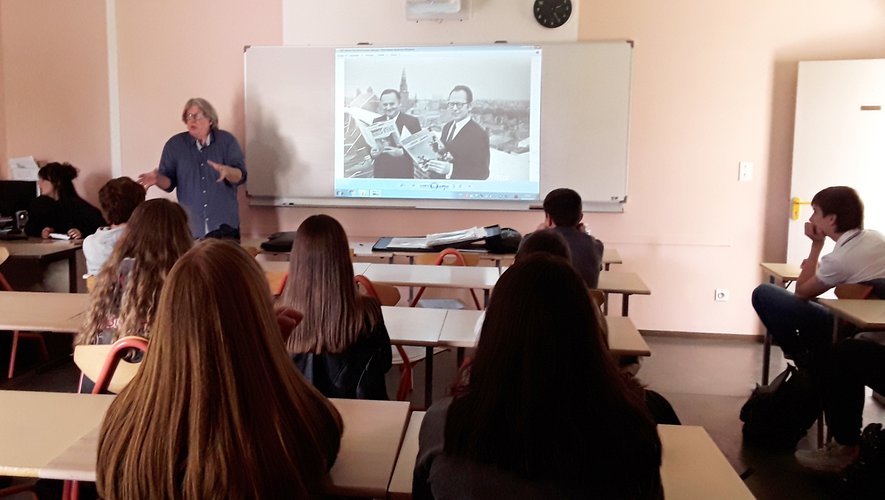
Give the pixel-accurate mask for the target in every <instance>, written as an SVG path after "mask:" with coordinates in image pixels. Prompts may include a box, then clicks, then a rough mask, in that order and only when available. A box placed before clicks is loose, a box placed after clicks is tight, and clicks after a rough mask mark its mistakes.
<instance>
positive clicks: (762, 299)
mask: <svg viewBox="0 0 885 500" xmlns="http://www.w3.org/2000/svg"><path fill="white" fill-rule="evenodd" d="M811 208H812V209H813V213H812V214H811V217H810V218H809V219H808V222H806V223H805V235H806V236H807V237H808V239H810V240H811V250H810V251H809V253H808V257H807V258H806V259H805V260H804V261H802V271H801V272H800V273H799V277H798V278H797V279H796V293H795V294H793V293H791V292H789V291H787V290H786V289H784V288H783V287H779V286H775V285H771V284H765V285H760V286H758V287H756V289H755V290H753V308H755V309H756V313H757V314H758V315H759V319H760V320H761V321H762V323H763V324H764V325H765V328H767V329H768V334H769V335H771V336H772V337H773V339H774V340H775V342H776V343H777V344H778V345H779V346H780V347H781V349H782V350H783V351H784V357H786V358H788V359H792V360H794V361H796V365H797V366H799V367H800V368H802V367H808V366H810V365H811V363H812V361H813V360H814V358H815V357H820V355H821V353H822V352H823V351H826V349H828V348H829V346H830V344H831V342H832V332H833V315H832V313H830V312H829V311H828V310H827V309H826V308H825V307H823V306H821V305H820V304H817V303H816V302H812V301H809V299H813V298H814V297H817V296H818V295H820V294H822V293H824V292H826V291H827V290H829V289H830V288H833V287H834V286H836V285H841V284H843V283H862V282H865V281H869V280H873V279H878V278H885V237H883V236H882V234H880V233H878V232H876V231H872V230H868V229H864V228H863V202H862V201H861V200H860V197H859V196H858V195H857V192H855V190H854V189H852V188H850V187H846V186H834V187H828V188H826V189H824V190H822V191H820V192H819V193H817V194H816V195H814V198H812V199H811ZM827 237H829V238H830V239H832V240H833V241H835V242H836V247H835V248H834V249H833V251H832V252H831V253H829V254H827V255H824V256H823V257H821V256H820V253H821V250H823V246H824V240H825V239H826V238H827ZM818 261H820V262H818Z"/></svg>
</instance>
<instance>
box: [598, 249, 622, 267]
mask: <svg viewBox="0 0 885 500" xmlns="http://www.w3.org/2000/svg"><path fill="white" fill-rule="evenodd" d="M623 263H624V261H623V260H621V254H620V253H618V249H617V248H611V247H603V249H602V268H603V269H604V270H606V271H608V270H609V268H610V267H611V265H612V264H623Z"/></svg>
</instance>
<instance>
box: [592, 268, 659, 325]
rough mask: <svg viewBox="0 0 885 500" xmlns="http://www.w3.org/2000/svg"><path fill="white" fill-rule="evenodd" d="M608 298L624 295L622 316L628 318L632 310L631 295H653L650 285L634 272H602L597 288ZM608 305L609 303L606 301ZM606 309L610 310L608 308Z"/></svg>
mask: <svg viewBox="0 0 885 500" xmlns="http://www.w3.org/2000/svg"><path fill="white" fill-rule="evenodd" d="M597 288H598V289H599V290H601V291H602V292H603V293H605V294H606V296H608V294H610V293H618V294H621V295H622V299H621V316H627V314H628V312H629V310H630V296H631V295H651V290H650V289H649V288H648V285H646V284H645V282H644V281H642V278H640V277H639V275H638V274H636V273H634V272H627V271H602V272H601V273H599V286H598V287H597ZM606 303H608V301H606ZM606 309H608V308H607V307H606Z"/></svg>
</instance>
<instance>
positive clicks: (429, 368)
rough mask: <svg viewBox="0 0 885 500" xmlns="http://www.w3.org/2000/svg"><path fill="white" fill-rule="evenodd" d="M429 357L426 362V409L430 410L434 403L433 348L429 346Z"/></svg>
mask: <svg viewBox="0 0 885 500" xmlns="http://www.w3.org/2000/svg"><path fill="white" fill-rule="evenodd" d="M425 349H427V357H426V358H425V360H424V362H425V363H426V365H425V366H424V369H425V370H426V371H425V372H424V409H425V410H426V409H427V408H430V403H432V402H433V346H427V347H426V348H425Z"/></svg>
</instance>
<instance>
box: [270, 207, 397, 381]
mask: <svg viewBox="0 0 885 500" xmlns="http://www.w3.org/2000/svg"><path fill="white" fill-rule="evenodd" d="M350 254H351V252H350V246H349V244H348V243H347V235H346V234H345V232H344V228H343V227H341V224H339V223H338V221H337V220H335V219H333V218H332V217H329V216H328V215H313V216H311V217H308V218H307V219H305V220H304V222H302V223H301V226H299V227H298V231H296V233H295V240H294V242H293V245H292V253H291V255H290V257H289V262H290V263H289V277H288V279H287V280H286V287H285V289H284V290H283V293H282V294H281V295H280V299H279V304H280V305H282V306H285V307H289V308H292V309H295V310H297V311H300V312H301V313H302V314H304V321H303V322H302V323H301V325H300V326H299V327H298V328H297V329H296V330H295V332H294V333H293V334H292V336H290V337H289V341H288V342H287V344H286V347H287V348H288V349H289V352H290V353H291V354H292V359H293V360H294V362H295V365H296V366H298V368H299V369H300V370H301V372H302V373H303V374H304V376H305V377H307V379H308V380H310V381H311V382H312V383H313V384H314V386H316V388H317V389H319V390H320V392H322V393H323V394H324V395H326V396H327V397H330V398H331V397H335V398H356V399H387V388H386V386H385V382H384V375H385V374H386V373H387V371H388V370H389V369H390V366H391V358H392V356H391V350H390V336H389V335H388V334H387V327H385V326H384V318H383V317H382V315H381V305H380V304H379V303H378V301H377V300H376V299H374V298H371V297H366V296H363V295H361V294H360V292H359V291H358V290H357V287H356V284H355V283H354V282H353V264H352V263H351V260H350Z"/></svg>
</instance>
